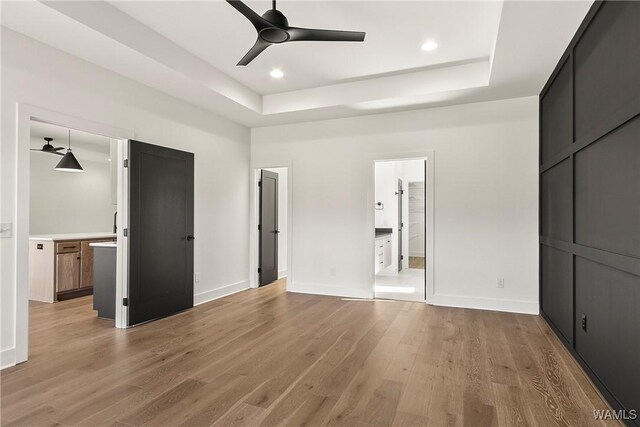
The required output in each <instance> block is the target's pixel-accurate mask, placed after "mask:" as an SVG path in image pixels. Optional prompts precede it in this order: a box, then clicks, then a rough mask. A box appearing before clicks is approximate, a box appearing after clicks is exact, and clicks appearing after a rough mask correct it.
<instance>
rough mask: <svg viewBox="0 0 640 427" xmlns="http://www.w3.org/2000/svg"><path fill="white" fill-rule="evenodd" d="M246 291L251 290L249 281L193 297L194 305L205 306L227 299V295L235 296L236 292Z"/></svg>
mask: <svg viewBox="0 0 640 427" xmlns="http://www.w3.org/2000/svg"><path fill="white" fill-rule="evenodd" d="M245 289H249V281H248V280H243V281H242V282H237V283H232V284H230V285H226V286H223V287H221V288H218V289H212V290H210V291H205V292H201V293H199V294H195V295H194V296H193V305H200V304H204V303H205V302H209V301H213V300H214V299H218V298H222V297H226V296H227V295H231V294H235V293H236V292H240V291H244V290H245Z"/></svg>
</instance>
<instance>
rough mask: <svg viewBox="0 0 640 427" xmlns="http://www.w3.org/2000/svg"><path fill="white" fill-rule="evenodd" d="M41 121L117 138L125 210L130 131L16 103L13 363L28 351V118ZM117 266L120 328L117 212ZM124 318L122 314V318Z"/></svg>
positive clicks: (121, 248)
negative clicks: (125, 160)
mask: <svg viewBox="0 0 640 427" xmlns="http://www.w3.org/2000/svg"><path fill="white" fill-rule="evenodd" d="M32 120H36V121H41V122H45V123H50V124H54V125H58V126H63V127H66V128H70V129H76V130H80V131H83V132H88V133H93V134H97V135H102V136H106V137H109V138H112V139H115V140H118V159H117V161H118V191H117V193H118V196H117V198H118V209H119V210H123V209H124V210H125V211H126V210H128V209H127V208H128V207H127V205H126V204H127V200H128V197H127V194H126V193H127V192H126V184H127V183H126V182H125V181H126V180H125V179H122V178H123V177H124V175H125V171H124V167H123V160H124V158H125V157H124V155H125V152H126V151H125V145H126V143H125V140H127V139H132V138H133V137H134V132H133V131H131V130H127V129H121V128H117V127H114V126H110V125H106V124H102V123H98V122H94V121H92V120H87V119H83V118H80V117H76V116H72V115H68V114H65V113H60V112H56V111H52V110H48V109H45V108H41V107H37V106H34V105H30V104H25V103H17V104H16V172H15V196H14V202H15V217H14V227H15V234H14V250H15V273H14V274H15V276H14V279H15V280H14V286H15V318H14V327H15V330H14V339H15V364H18V363H22V362H26V361H27V359H28V352H29V211H30V200H29V191H30V188H29V176H30V175H29V172H30V170H29V168H30V151H29V148H30V145H31V121H32ZM117 226H118V233H117V237H118V249H117V250H118V267H117V270H118V271H117V281H118V283H117V284H116V327H123V326H122V325H123V324H124V323H126V322H123V318H122V310H118V302H119V303H120V304H119V305H120V306H121V305H122V304H121V303H122V289H123V288H126V285H127V283H126V282H127V278H126V271H123V270H124V269H125V268H126V264H127V263H126V259H127V257H126V243H125V242H124V239H123V238H122V237H123V236H122V229H123V228H124V227H126V226H127V224H126V215H118V218H117ZM125 319H126V317H125Z"/></svg>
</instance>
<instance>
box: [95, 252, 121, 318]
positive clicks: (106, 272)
mask: <svg viewBox="0 0 640 427" xmlns="http://www.w3.org/2000/svg"><path fill="white" fill-rule="evenodd" d="M117 253H118V249H116V248H103V247H99V246H94V247H93V309H94V310H96V311H97V312H98V317H101V318H103V319H115V318H116V255H117Z"/></svg>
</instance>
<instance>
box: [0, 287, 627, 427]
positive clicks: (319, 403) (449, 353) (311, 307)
mask: <svg viewBox="0 0 640 427" xmlns="http://www.w3.org/2000/svg"><path fill="white" fill-rule="evenodd" d="M30 319H31V325H30V355H31V358H30V360H29V361H28V362H27V363H24V364H21V365H18V366H16V367H13V368H9V369H7V370H5V371H2V374H1V381H2V387H1V392H2V397H1V398H2V408H1V409H2V425H37V426H45V425H53V424H57V425H72V424H74V425H85V426H97V425H114V426H116V425H118V426H126V425H131V426H137V425H143V424H144V425H155V426H173V425H193V426H200V425H202V426H204V425H211V424H214V425H216V426H230V425H233V426H236V425H250V426H257V425H292V426H293V425H308V426H315V425H332V426H333V425H344V426H367V425H380V426H386V425H398V426H426V425H429V426H445V425H446V426H461V425H465V426H489V425H502V426H508V427H511V426H526V425H531V426H533V425H539V426H556V425H558V426H565V425H574V426H587V425H596V422H595V421H594V420H593V417H592V410H593V409H594V408H595V409H605V408H608V406H607V405H606V404H605V403H604V402H603V401H602V400H601V399H600V397H599V396H598V394H597V393H596V391H595V390H594V389H593V387H592V386H591V384H590V383H589V381H588V380H587V378H586V376H585V375H584V374H583V372H582V371H581V370H580V368H579V367H578V366H577V364H576V363H575V362H574V361H573V360H572V359H571V358H570V356H569V355H568V353H567V352H566V350H565V349H564V348H563V347H562V345H561V343H560V342H559V341H558V340H557V339H556V338H555V336H553V335H552V333H551V331H550V330H549V328H548V326H547V325H546V324H545V322H544V321H543V320H542V319H541V318H539V317H538V316H528V315H517V314H507V313H499V312H490V311H479V310H467V309H454V308H444V307H432V306H427V305H425V304H423V303H411V302H393V301H375V302H366V301H347V300H342V299H340V298H334V297H323V296H313V295H304V294H294V293H286V292H284V282H283V281H280V282H278V283H276V284H274V285H270V286H267V287H264V288H261V289H257V290H249V291H244V292H241V293H238V294H235V295H232V296H229V297H226V298H223V299H219V300H216V301H213V302H211V303H207V304H203V305H200V306H198V307H196V308H194V309H193V310H189V311H187V312H184V313H181V314H178V315H176V316H173V317H171V318H166V319H162V320H159V321H156V322H152V323H148V324H146V325H142V326H139V327H137V328H133V329H129V330H118V329H115V328H113V327H112V326H111V323H110V322H107V321H104V320H99V319H96V318H95V314H94V312H93V311H92V309H91V298H90V297H85V298H80V299H76V300H70V301H65V302H61V303H58V304H53V305H51V304H37V305H33V306H32V307H31V309H30ZM599 424H602V423H601V422H600V423H599ZM616 425H617V424H616Z"/></svg>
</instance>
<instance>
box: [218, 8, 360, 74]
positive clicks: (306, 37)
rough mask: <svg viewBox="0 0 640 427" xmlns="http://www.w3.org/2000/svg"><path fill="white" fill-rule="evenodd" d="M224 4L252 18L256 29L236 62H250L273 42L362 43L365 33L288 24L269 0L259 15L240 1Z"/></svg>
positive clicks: (250, 19) (245, 63) (243, 63)
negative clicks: (256, 34)
mask: <svg viewBox="0 0 640 427" xmlns="http://www.w3.org/2000/svg"><path fill="white" fill-rule="evenodd" d="M227 3H229V4H230V5H231V6H233V7H234V8H236V10H237V11H238V12H240V13H241V14H243V15H244V16H245V17H246V18H247V19H248V20H249V21H251V23H252V24H253V26H254V27H255V29H256V31H257V32H258V39H257V40H256V43H255V44H254V45H253V47H252V48H251V49H250V50H249V52H247V54H246V55H245V56H244V57H243V58H242V59H241V60H240V62H238V65H247V64H249V63H250V62H251V61H253V60H254V59H255V58H256V56H258V55H259V54H260V53H261V52H262V51H263V50H265V49H266V48H268V47H269V46H271V45H272V44H280V43H286V42H295V41H325V42H362V41H364V36H365V34H366V33H364V32H362V31H341V30H321V29H316V28H298V27H291V26H289V21H287V18H286V17H285V16H284V14H283V13H282V12H280V11H279V10H277V9H276V0H272V8H271V9H270V10H267V11H266V12H265V13H263V14H262V16H260V15H258V14H257V13H256V12H254V11H253V10H252V9H251V8H250V7H249V6H247V5H246V4H244V3H243V2H241V1H240V0H227Z"/></svg>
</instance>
